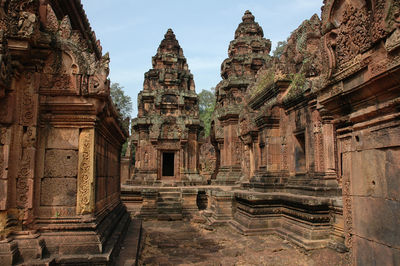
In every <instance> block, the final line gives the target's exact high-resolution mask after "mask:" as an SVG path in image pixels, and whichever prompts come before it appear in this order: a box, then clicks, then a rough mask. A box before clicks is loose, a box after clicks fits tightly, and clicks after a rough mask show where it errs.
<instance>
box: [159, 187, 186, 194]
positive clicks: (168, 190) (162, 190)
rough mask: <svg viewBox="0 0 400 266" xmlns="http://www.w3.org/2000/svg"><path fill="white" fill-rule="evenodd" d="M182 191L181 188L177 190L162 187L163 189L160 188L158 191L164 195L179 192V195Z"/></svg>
mask: <svg viewBox="0 0 400 266" xmlns="http://www.w3.org/2000/svg"><path fill="white" fill-rule="evenodd" d="M181 190H182V189H181V188H176V187H161V188H158V191H159V192H160V193H164V192H178V193H180V192H181Z"/></svg>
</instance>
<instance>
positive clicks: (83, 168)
mask: <svg viewBox="0 0 400 266" xmlns="http://www.w3.org/2000/svg"><path fill="white" fill-rule="evenodd" d="M94 187H95V184H94V129H93V128H88V129H82V131H81V133H80V135H79V159H78V193H77V201H76V204H77V205H76V213H77V214H78V215H82V214H89V213H92V212H93V211H94V206H95V203H94V196H95V195H94Z"/></svg>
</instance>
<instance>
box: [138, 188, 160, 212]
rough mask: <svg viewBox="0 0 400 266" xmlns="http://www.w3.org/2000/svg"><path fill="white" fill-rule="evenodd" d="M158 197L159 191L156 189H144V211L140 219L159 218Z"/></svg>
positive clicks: (142, 210)
mask: <svg viewBox="0 0 400 266" xmlns="http://www.w3.org/2000/svg"><path fill="white" fill-rule="evenodd" d="M157 196H158V191H157V190H156V189H143V190H142V198H143V203H142V209H141V210H140V217H142V218H144V219H146V218H147V219H148V218H150V219H156V218H157Z"/></svg>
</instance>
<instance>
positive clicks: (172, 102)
mask: <svg viewBox="0 0 400 266" xmlns="http://www.w3.org/2000/svg"><path fill="white" fill-rule="evenodd" d="M152 62H153V69H150V70H149V71H148V72H147V73H146V74H145V81H144V86H143V91H142V92H141V93H140V94H139V97H138V117H137V118H136V119H134V120H133V123H132V124H133V132H134V133H133V135H132V141H133V144H134V145H135V146H136V153H135V178H134V181H135V183H140V184H149V185H153V184H157V183H159V184H164V185H165V184H166V183H168V182H170V184H173V183H181V184H196V183H200V184H201V183H202V178H201V176H200V175H199V167H198V165H199V140H200V133H201V130H202V128H203V127H202V125H201V123H200V119H199V110H198V109H199V108H198V99H197V94H196V92H195V88H194V81H193V75H192V74H191V73H190V71H189V69H188V65H187V63H186V58H185V57H184V55H183V51H182V48H181V47H180V46H179V43H178V41H177V40H176V38H175V34H174V33H173V32H172V30H171V29H169V30H168V31H167V33H166V34H165V39H164V40H162V42H161V44H160V47H159V48H158V51H157V54H156V55H155V56H154V57H153V61H152Z"/></svg>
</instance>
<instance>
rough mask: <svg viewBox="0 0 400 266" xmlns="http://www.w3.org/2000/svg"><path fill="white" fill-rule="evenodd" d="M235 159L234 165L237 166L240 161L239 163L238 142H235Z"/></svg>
mask: <svg viewBox="0 0 400 266" xmlns="http://www.w3.org/2000/svg"><path fill="white" fill-rule="evenodd" d="M235 146H236V147H235V157H236V163H237V164H240V161H241V158H240V157H241V156H240V143H239V142H236V143H235Z"/></svg>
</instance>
